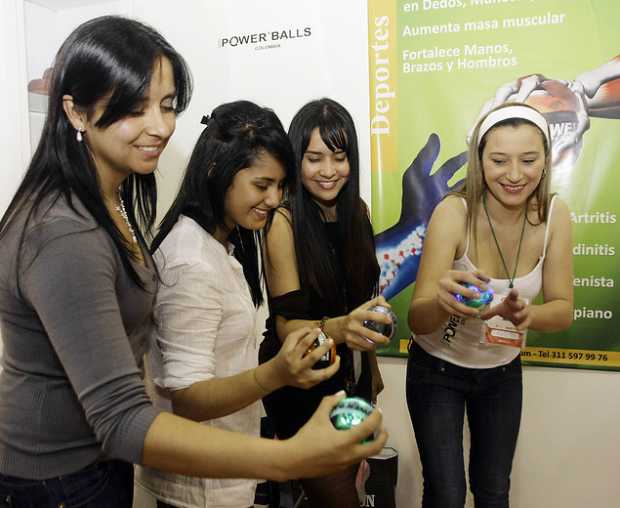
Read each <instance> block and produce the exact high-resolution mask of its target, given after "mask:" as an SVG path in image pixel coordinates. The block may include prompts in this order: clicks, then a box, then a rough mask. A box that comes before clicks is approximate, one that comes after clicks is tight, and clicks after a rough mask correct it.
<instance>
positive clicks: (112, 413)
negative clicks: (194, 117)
mask: <svg viewBox="0 0 620 508" xmlns="http://www.w3.org/2000/svg"><path fill="white" fill-rule="evenodd" d="M190 95H191V84H190V76H189V72H188V70H187V68H186V65H185V63H184V61H183V59H182V58H181V57H180V56H179V55H178V53H176V51H175V50H174V49H173V48H172V47H171V46H170V45H169V44H168V43H167V42H166V41H165V40H164V39H163V38H162V37H161V35H159V34H158V33H157V32H156V31H154V30H153V29H152V28H150V27H147V26H145V25H143V24H141V23H138V22H136V21H133V20H129V19H125V18H120V17H103V18H97V19H95V20H92V21H89V22H87V23H85V24H84V25H82V26H80V27H78V28H77V29H76V30H75V31H74V32H73V33H72V34H71V35H70V36H69V38H68V39H67V40H66V41H65V43H64V44H63V46H62V47H61V49H60V51H59V53H58V55H57V57H56V62H55V65H54V72H53V76H52V81H51V88H50V97H49V111H48V116H47V119H46V124H45V127H44V129H43V134H42V137H41V141H40V143H39V146H38V148H37V151H36V153H35V155H34V157H33V160H32V162H31V164H30V166H29V168H28V171H27V173H26V175H25V177H24V180H23V182H22V183H21V185H20V187H19V189H18V191H17V193H16V195H15V197H14V198H13V200H12V202H11V204H10V205H9V208H8V210H7V211H6V213H5V214H4V216H3V217H2V219H1V220H0V320H1V334H2V340H3V344H4V357H3V371H2V374H1V377H0V506H3V507H4V506H11V507H15V508H19V507H24V506H28V507H31V506H36V507H42V508H45V507H58V506H67V507H70V506H87V507H91V508H94V507H104V506H105V507H108V506H109V507H115V508H119V507H121V508H122V507H129V506H131V496H132V467H131V463H141V464H145V465H147V466H150V467H153V468H158V469H162V470H166V471H171V472H177V473H181V474H186V475H193V476H211V477H235V476H237V477H254V478H260V477H265V478H273V479H285V478H290V477H300V476H312V475H316V474H319V473H323V472H324V471H329V470H333V469H337V468H341V467H343V466H344V465H346V464H349V463H352V462H355V461H359V460H360V458H361V457H363V456H368V455H369V454H372V453H376V452H377V451H378V450H379V449H380V448H381V446H382V444H383V443H384V442H385V438H386V436H385V433H382V432H381V433H379V436H378V438H377V439H376V440H375V442H374V443H372V444H363V445H362V444H359V441H360V440H361V438H362V437H364V436H365V435H368V434H369V433H370V432H372V431H373V429H377V428H378V427H379V425H380V417H379V415H373V416H371V417H370V418H369V420H367V422H366V423H364V424H363V425H362V426H361V427H358V428H357V429H354V430H351V431H348V432H340V431H336V430H334V429H333V428H332V427H331V425H330V423H329V419H328V416H327V415H328V413H329V410H330V408H331V407H332V406H333V405H334V404H335V402H336V401H337V400H338V399H339V397H334V398H331V399H328V400H326V402H325V403H324V404H323V406H322V408H320V409H319V410H318V411H317V414H316V416H315V418H314V419H313V420H312V421H311V422H310V423H309V425H308V426H307V427H305V428H304V429H303V430H302V431H300V433H299V434H298V435H296V436H294V437H293V438H291V439H290V440H287V441H281V442H277V441H269V440H260V439H257V438H252V437H249V436H244V435H240V434H234V433H230V432H226V431H222V430H218V429H215V428H208V427H204V426H201V425H199V424H198V423H195V422H191V421H188V420H185V419H183V418H180V417H177V416H174V415H172V414H168V413H158V412H157V411H156V410H155V409H154V408H153V406H152V404H151V402H150V400H149V399H148V397H147V395H146V393H145V390H144V386H143V384H142V380H141V359H142V355H143V352H144V347H145V339H144V337H145V329H146V327H147V326H148V324H149V322H150V316H151V311H152V304H153V298H154V294H155V291H156V289H157V283H158V276H157V273H156V271H155V269H154V266H153V263H152V260H151V258H150V256H149V255H148V251H147V248H146V244H145V241H144V238H143V234H142V231H143V230H144V231H148V230H149V229H150V227H151V226H152V224H153V220H154V215H155V204H156V193H155V179H154V176H153V171H154V170H155V168H156V166H157V162H158V159H159V156H160V154H161V152H162V150H163V149H164V148H165V146H166V144H167V142H168V140H169V138H170V136H171V135H172V133H173V131H174V128H175V122H176V115H177V114H178V113H179V112H181V111H183V109H185V107H186V106H187V103H188V101H189V98H190ZM249 375H250V376H251V375H252V374H251V372H250V374H249ZM319 433H320V434H319ZM319 435H320V438H319V437H318V436H319Z"/></svg>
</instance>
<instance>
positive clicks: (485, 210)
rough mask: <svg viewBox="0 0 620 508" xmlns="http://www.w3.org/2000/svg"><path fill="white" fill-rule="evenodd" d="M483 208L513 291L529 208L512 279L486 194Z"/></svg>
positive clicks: (525, 216) (524, 216)
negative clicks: (498, 239) (494, 226)
mask: <svg viewBox="0 0 620 508" xmlns="http://www.w3.org/2000/svg"><path fill="white" fill-rule="evenodd" d="M482 206H483V207H484V213H485V214H486V216H487V221H489V228H491V234H492V235H493V240H495V246H496V247H497V252H499V258H500V259H501V260H502V265H503V266H504V271H505V272H506V277H508V281H509V284H508V287H509V288H510V289H512V288H513V287H514V280H515V275H516V274H517V267H518V266H519V256H520V255H521V244H522V243H523V234H524V233H525V223H526V222H527V208H526V209H525V212H524V213H523V226H522V227H521V236H520V237H519V247H517V259H515V268H514V270H513V271H512V277H511V276H510V272H509V271H508V265H507V264H506V260H505V259H504V254H503V253H502V249H501V248H500V246H499V242H498V241H497V235H496V234H495V229H494V228H493V223H492V222H491V216H490V215H489V210H488V208H487V196H486V194H485V195H484V196H483V197H482Z"/></svg>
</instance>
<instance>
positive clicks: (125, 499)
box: [0, 461, 133, 508]
mask: <svg viewBox="0 0 620 508" xmlns="http://www.w3.org/2000/svg"><path fill="white" fill-rule="evenodd" d="M132 504H133V465H132V464H128V463H126V462H121V461H106V462H97V463H95V464H91V465H90V466H87V467H85V468H84V469H81V470H80V471H77V472H75V473H71V474H68V475H63V476H58V477H56V478H50V479H48V480H27V479H23V478H15V477H12V476H5V475H2V474H0V508H78V507H79V508H131V506H132Z"/></svg>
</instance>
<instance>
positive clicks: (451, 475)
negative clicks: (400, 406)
mask: <svg viewBox="0 0 620 508" xmlns="http://www.w3.org/2000/svg"><path fill="white" fill-rule="evenodd" d="M522 399H523V388H522V383H521V360H520V357H519V356H517V358H515V360H513V361H512V362H511V363H509V364H508V365H504V366H501V367H495V368H490V369H468V368H463V367H458V366H456V365H454V364H452V363H449V362H446V361H443V360H440V359H438V358H436V357H434V356H432V355H430V354H428V353H427V352H425V351H424V350H423V349H422V348H421V347H420V346H418V345H417V344H415V343H412V345H411V346H410V351H409V361H408V363H407V406H408V408H409V415H410V416H411V422H412V424H413V430H414V432H415V438H416V442H417V444H418V450H419V452H420V460H421V462H422V474H423V477H424V494H423V498H422V508H463V506H464V505H465V495H466V485H465V460H464V457H463V425H464V414H465V412H467V420H468V423H469V430H470V435H471V448H470V453H469V481H470V487H471V491H472V494H473V496H474V504H475V506H476V508H507V507H508V506H509V502H508V497H509V490H510V472H511V469H512V459H513V457H514V452H515V448H516V444H517V436H518V434H519V424H520V422H521V405H522Z"/></svg>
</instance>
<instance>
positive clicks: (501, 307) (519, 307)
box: [480, 289, 532, 331]
mask: <svg viewBox="0 0 620 508" xmlns="http://www.w3.org/2000/svg"><path fill="white" fill-rule="evenodd" d="M531 311H532V307H531V306H530V305H529V304H528V303H527V302H526V301H525V300H523V299H521V298H519V292H518V291H517V290H516V289H511V290H510V293H508V295H507V296H506V297H505V298H504V299H503V300H502V301H501V303H498V304H497V305H494V306H493V307H491V308H489V309H487V310H486V311H482V312H481V313H480V319H482V320H487V319H490V318H492V317H493V316H500V317H502V318H504V319H506V320H507V321H510V322H511V323H512V324H513V325H515V327H516V328H517V330H521V331H523V330H527V329H528V328H529V326H530V324H531V322H532V312H531Z"/></svg>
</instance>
